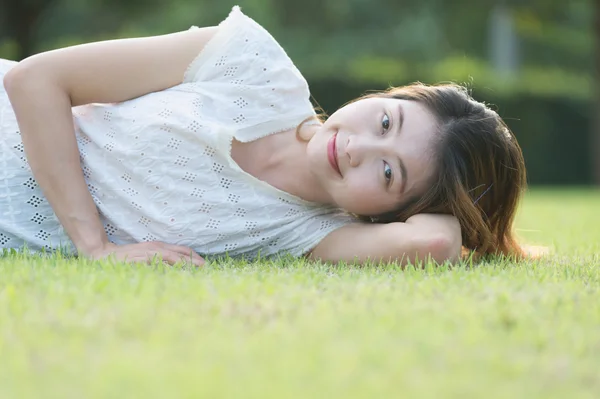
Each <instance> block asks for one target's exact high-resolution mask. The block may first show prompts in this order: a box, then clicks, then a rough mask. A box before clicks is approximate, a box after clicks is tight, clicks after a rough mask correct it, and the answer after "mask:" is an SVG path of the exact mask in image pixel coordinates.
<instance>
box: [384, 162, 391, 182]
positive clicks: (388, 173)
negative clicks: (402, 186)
mask: <svg viewBox="0 0 600 399" xmlns="http://www.w3.org/2000/svg"><path fill="white" fill-rule="evenodd" d="M383 176H384V177H385V181H386V182H388V183H389V182H390V180H392V168H390V165H388V164H387V163H386V162H384V163H383Z"/></svg>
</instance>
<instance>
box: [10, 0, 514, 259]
mask: <svg viewBox="0 0 600 399" xmlns="http://www.w3.org/2000/svg"><path fill="white" fill-rule="evenodd" d="M1 65H2V68H3V71H2V73H3V74H4V87H5V89H6V94H4V93H2V92H0V105H1V107H2V108H1V112H2V120H1V121H0V123H1V125H0V132H1V134H2V160H3V166H4V168H3V172H4V175H3V176H0V183H2V187H3V188H2V195H1V196H0V211H2V212H3V214H4V216H3V218H2V219H1V220H0V246H3V247H9V248H16V247H21V246H23V245H27V246H28V247H29V248H31V249H34V250H39V249H41V248H46V249H48V250H53V249H55V248H57V247H59V246H60V247H62V248H63V249H65V250H66V251H67V252H73V253H75V252H76V253H78V254H79V255H81V256H86V257H90V258H94V259H100V258H104V257H106V256H108V255H110V254H112V255H114V256H115V257H116V258H117V259H120V260H125V259H127V260H130V261H139V260H147V259H149V258H151V257H152V256H153V255H155V254H159V255H161V256H162V257H163V259H164V260H165V261H167V262H169V263H174V262H177V261H179V260H180V259H183V258H185V257H188V258H189V257H191V260H192V261H193V262H194V263H196V264H201V263H202V262H203V258H202V257H201V256H200V255H199V254H198V253H200V254H202V255H203V256H211V255H220V254H225V253H228V254H230V255H232V256H245V257H250V258H252V257H256V256H257V255H260V254H262V255H265V256H270V255H276V254H283V253H289V254H292V255H295V256H307V257H309V258H311V259H322V260H325V261H332V262H337V261H356V262H365V261H367V260H373V261H390V260H392V261H394V260H397V261H399V262H403V263H405V262H407V261H409V260H411V261H414V260H415V259H417V258H418V259H424V258H427V257H428V256H431V257H432V258H433V259H434V260H436V261H438V262H441V261H445V260H451V261H452V260H456V259H458V258H459V256H460V253H461V245H464V247H465V248H467V249H470V250H474V251H476V252H478V253H479V254H491V253H505V254H519V253H520V249H519V248H518V246H517V244H516V243H515V241H514V239H513V237H512V231H511V227H512V222H513V219H514V213H515V209H516V207H517V203H518V200H519V197H520V194H521V191H522V188H523V186H524V184H525V171H524V163H523V158H522V154H521V150H520V148H519V146H518V144H517V143H516V141H515V138H514V137H513V136H512V134H511V133H510V132H509V130H508V129H507V128H506V126H505V124H504V123H503V122H502V120H501V119H500V117H499V116H498V115H497V114H496V113H495V112H493V111H491V110H489V109H488V108H486V107H485V106H484V105H483V104H480V103H478V102H476V101H474V100H472V99H471V98H470V97H469V96H468V94H467V93H466V92H465V90H464V89H462V88H460V87H458V86H455V85H445V86H432V87H430V86H425V85H420V84H416V85H412V86H407V87H403V88H397V89H392V90H390V91H387V92H383V93H378V94H372V95H369V96H366V97H363V98H361V99H358V100H356V101H354V102H352V103H350V104H348V105H346V106H345V107H342V108H341V109H340V110H338V111H337V112H335V113H334V114H333V115H331V117H330V118H328V119H327V120H325V121H323V122H321V121H319V120H318V118H317V115H316V114H315V112H314V110H313V108H312V106H311V103H310V101H309V95H310V94H309V91H308V85H307V83H306V81H305V80H304V78H303V77H302V75H301V74H300V72H299V71H298V70H297V69H296V68H295V66H294V64H293V63H292V61H291V60H290V59H289V58H288V57H287V55H286V53H285V51H284V50H283V49H282V48H281V47H280V46H279V44H278V43H277V42H276V41H275V39H273V37H272V36H271V35H270V34H269V33H268V32H266V31H265V30H264V29H263V28H262V27H261V26H260V25H258V24H257V23H256V22H254V21H253V20H252V19H250V18H248V17H247V16H245V15H244V14H243V13H242V12H241V11H240V10H239V8H237V7H235V8H234V9H233V11H232V12H231V14H230V15H229V17H228V18H227V19H226V20H225V21H223V22H222V23H221V24H220V25H219V26H218V27H207V28H201V29H198V28H195V27H194V28H193V29H190V30H189V31H185V32H179V33H174V34H170V35H164V36H156V37H148V38H138V39H127V40H116V41H107V42H99V43H92V44H87V45H81V46H75V47H70V48H64V49H60V50H56V51H51V52H47V53H42V54H38V55H36V56H33V57H30V58H28V59H26V60H24V61H22V62H21V63H19V64H18V65H17V64H16V63H13V62H8V61H4V62H3V63H2V64H1ZM8 99H10V104H9V101H8ZM72 107H74V108H72Z"/></svg>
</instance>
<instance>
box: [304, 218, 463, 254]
mask: <svg viewBox="0 0 600 399" xmlns="http://www.w3.org/2000/svg"><path fill="white" fill-rule="evenodd" d="M461 245H462V241H461V234H460V226H459V224H458V220H457V219H456V218H455V217H454V216H451V215H432V214H420V215H415V216H413V217H411V218H409V219H408V220H407V221H406V222H405V223H400V222H398V223H388V224H367V223H356V224H351V225H347V226H344V227H342V228H339V229H337V230H335V231H333V232H332V233H330V234H329V235H327V236H326V237H325V238H324V239H323V240H322V241H321V242H320V243H319V244H318V245H317V246H316V247H315V248H314V249H313V251H312V252H311V253H310V255H309V257H310V258H312V259H321V260H325V261H331V262H339V261H345V262H358V263H364V262H366V261H368V260H371V261H375V262H380V261H381V262H394V261H398V262H399V263H401V264H406V263H407V262H408V261H410V262H414V261H415V259H419V260H426V259H427V258H428V257H429V256H431V258H432V259H434V260H435V261H436V262H438V263H442V262H444V261H445V260H450V261H455V260H457V259H458V258H459V256H460V251H461Z"/></svg>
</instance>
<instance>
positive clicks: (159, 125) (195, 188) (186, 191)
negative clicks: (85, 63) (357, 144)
mask: <svg viewBox="0 0 600 399" xmlns="http://www.w3.org/2000/svg"><path fill="white" fill-rule="evenodd" d="M194 28H195V27H192V29H194ZM13 65H14V63H12V62H7V61H4V62H2V63H1V64H0V72H2V73H1V74H2V75H4V73H6V71H7V70H8V69H9V68H10V67H12V66H13ZM0 112H1V113H0V134H1V135H2V140H1V143H2V144H1V145H2V147H1V152H0V247H5V248H6V247H8V248H16V247H20V246H22V245H23V244H26V245H27V246H28V247H29V248H31V249H33V250H39V249H41V248H43V247H45V248H46V249H49V250H52V249H54V248H56V247H57V246H59V245H61V246H63V247H65V248H66V250H67V251H72V252H74V247H73V244H72V243H71V242H70V240H69V239H68V237H67V235H66V234H65V232H64V230H63V229H62V227H61V226H60V224H59V223H58V220H57V218H56V216H55V215H54V212H53V211H52V209H51V208H50V206H49V205H48V203H47V202H46V200H45V199H44V197H43V195H42V193H41V191H40V189H39V187H38V186H37V184H36V182H35V180H34V178H33V177H32V175H31V172H30V169H29V167H28V165H27V163H26V159H25V157H24V153H23V145H22V143H21V139H20V134H19V131H18V125H17V123H16V120H15V117H14V114H13V113H12V110H11V109H10V104H9V102H8V99H7V97H6V93H5V92H4V89H3V88H2V89H1V91H0ZM73 115H74V121H75V126H76V135H77V141H78V145H79V151H80V154H81V162H82V168H83V172H84V176H85V179H86V181H87V183H88V188H89V190H90V193H91V194H92V197H93V198H94V201H95V202H96V205H97V207H98V209H99V211H100V214H101V218H102V221H103V223H104V225H105V229H106V232H107V234H108V236H109V239H110V240H111V241H113V242H115V243H117V244H124V243H133V242H140V241H153V240H159V241H165V242H169V243H175V244H181V245H187V246H190V247H192V248H194V249H195V250H196V251H197V252H199V253H200V254H203V255H205V256H206V255H222V254H225V253H227V254H229V255H231V256H241V255H243V256H246V257H248V258H254V257H256V256H257V255H258V254H261V256H269V255H274V254H284V253H289V254H291V255H294V256H300V255H302V254H305V253H306V252H308V251H310V250H311V249H312V248H313V247H314V246H315V245H316V244H317V243H318V242H319V241H320V240H321V239H323V237H325V236H326V235H327V234H328V233H330V232H331V231H333V230H334V229H336V228H339V227H340V226H342V225H344V224H347V223H350V222H352V220H353V219H352V218H350V217H349V216H346V215H345V214H343V213H341V212H339V211H338V210H336V209H333V208H330V207H324V206H320V205H317V204H313V203H309V202H306V201H303V200H301V199H299V198H297V197H294V196H292V195H290V194H288V193H285V192H283V191H280V190H278V189H276V188H274V187H273V186H271V185H269V184H267V183H265V182H263V181H261V180H258V179H257V178H255V177H253V176H251V175H250V174H248V173H246V172H244V171H243V170H242V169H241V168H240V167H239V166H238V165H237V164H236V163H235V162H234V161H233V159H232V158H231V155H230V154H231V142H232V139H233V138H234V137H235V138H236V139H237V140H239V141H242V142H248V141H252V140H256V139H258V138H260V137H264V136H266V135H269V134H273V133H276V132H280V131H284V130H288V129H291V128H295V127H296V126H298V124H299V123H300V122H301V121H303V120H304V119H305V118H307V117H308V116H311V115H314V111H313V108H312V105H311V103H310V101H309V90H308V85H307V83H306V81H305V79H304V78H303V77H302V75H301V74H300V72H299V71H298V70H297V69H296V67H295V66H294V64H293V63H292V61H291V60H290V59H289V58H288V56H287V55H286V53H285V51H284V50H283V49H282V48H281V47H280V45H279V44H278V43H277V42H276V41H275V39H274V38H273V37H272V36H271V35H270V34H269V33H268V32H267V31H266V30H264V29H263V28H262V27H261V26H260V25H259V24H257V23H256V22H255V21H253V20H252V19H250V18H249V17H247V16H245V15H244V14H243V13H242V12H241V11H240V10H239V8H238V7H235V8H234V9H233V10H232V12H231V14H230V15H229V16H228V18H227V19H226V20H225V21H223V22H222V23H221V24H220V28H219V30H218V32H217V33H216V35H215V36H214V37H213V38H212V39H211V41H210V42H209V43H208V44H207V46H206V47H205V49H204V50H203V51H202V52H201V53H200V54H199V55H198V56H197V58H196V59H195V60H194V61H193V62H192V64H191V65H190V66H189V67H188V70H187V71H186V73H185V76H184V79H183V83H182V84H180V85H177V86H175V87H172V88H169V89H167V90H164V91H160V92H155V93H150V94H147V95H144V96H141V97H139V98H136V99H133V100H130V101H125V102H122V103H114V104H89V105H85V106H80V107H76V108H74V109H73Z"/></svg>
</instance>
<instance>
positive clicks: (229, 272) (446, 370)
mask: <svg viewBox="0 0 600 399" xmlns="http://www.w3.org/2000/svg"><path fill="white" fill-rule="evenodd" d="M518 227H519V233H520V235H521V236H522V237H523V239H524V240H525V241H527V242H529V243H533V244H541V245H546V246H549V247H550V248H551V249H552V250H553V251H554V254H553V255H552V256H551V257H549V258H548V259H545V260H542V261H533V262H522V263H517V264H515V263H509V262H506V261H497V262H494V263H484V264H480V265H476V266H469V265H461V266H459V267H456V268H454V269H452V270H450V269H448V268H445V267H440V268H434V267H432V266H427V267H425V269H424V270H416V269H414V268H410V267H409V268H408V269H407V270H406V271H401V270H399V269H398V268H397V267H394V266H393V265H389V266H379V267H375V266H374V267H366V268H358V267H334V266H327V265H319V264H311V263H307V262H303V261H287V262H282V263H281V264H275V263H269V262H261V263H256V264H245V263H236V262H225V263H220V264H210V265H208V266H206V267H204V268H201V269H192V268H188V267H185V266H184V267H164V266H162V265H159V264H156V265H152V266H129V265H119V264H109V263H107V262H105V263H101V262H95V263H94V262H83V261H80V262H76V261H73V260H65V259H60V258H58V257H54V258H51V259H40V258H32V257H29V258H23V257H20V256H15V255H12V256H9V257H6V258H3V259H0V397H1V398H26V397H44V398H52V397H56V398H96V397H97V398H109V397H110V398H112V397H114V398H125V397H126V398H131V397H139V398H149V397H160V398H175V397H184V398H197V397H206V398H215V397H236V398H238V397H244V398H287V397H297V398H312V397H322V398H329V397H344V398H389V397H403V398H404V397H406V398H413V397H418V398H426V397H432V398H433V397H435V398H440V397H448V398H452V397H456V398H470V397H472V398H509V397H522V398H578V397H582V398H585V397H589V398H597V397H600V258H599V255H598V254H599V253H600V247H599V243H600V192H598V191H595V192H594V191H585V190H579V191H565V192H560V191H551V190H540V189H538V190H536V191H534V192H533V193H531V194H529V195H528V196H527V198H526V201H525V203H524V205H523V207H522V210H521V212H520V214H519V224H518Z"/></svg>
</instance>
